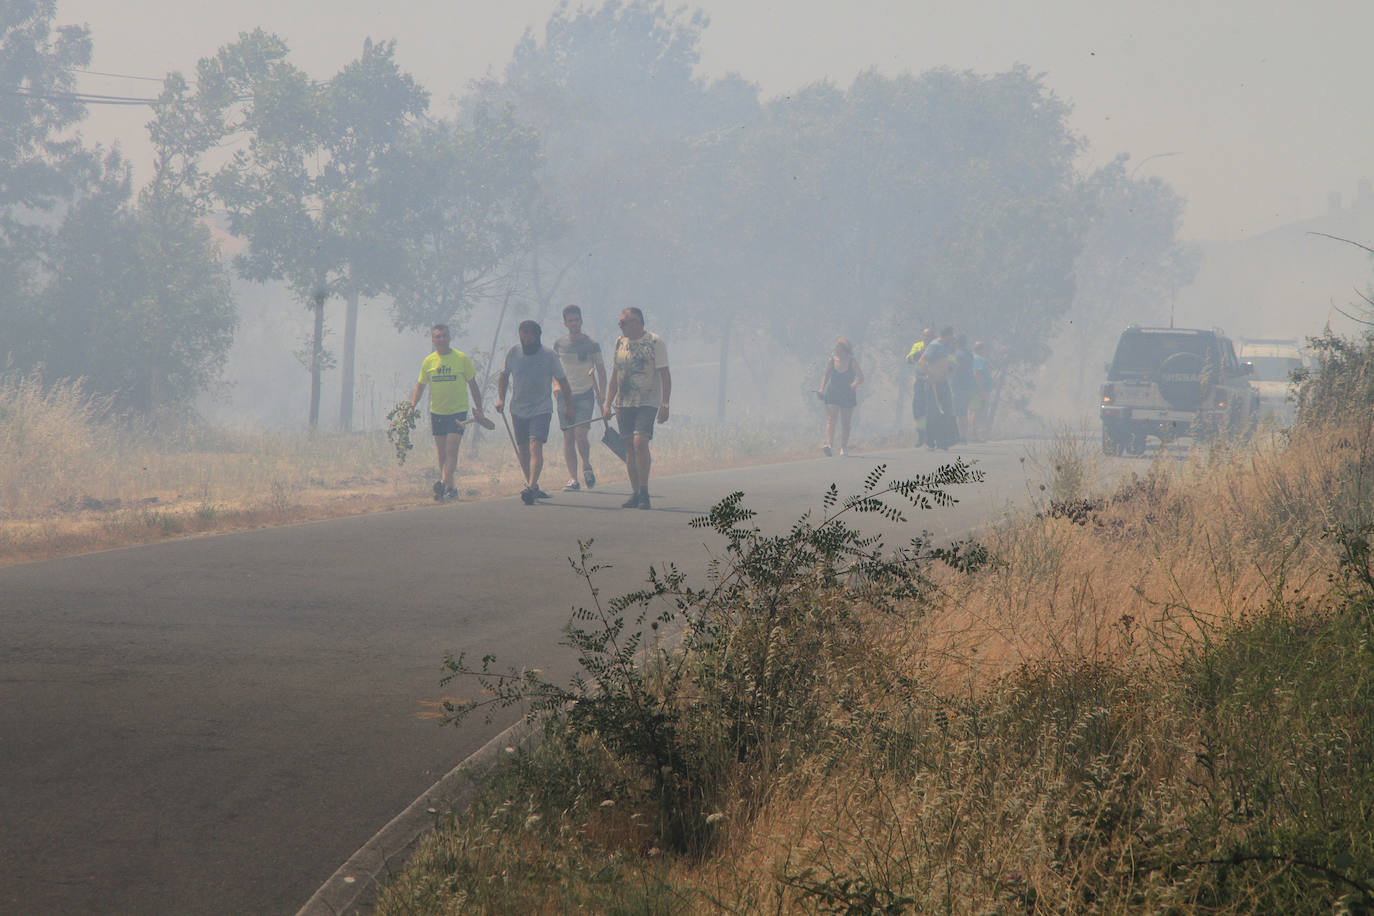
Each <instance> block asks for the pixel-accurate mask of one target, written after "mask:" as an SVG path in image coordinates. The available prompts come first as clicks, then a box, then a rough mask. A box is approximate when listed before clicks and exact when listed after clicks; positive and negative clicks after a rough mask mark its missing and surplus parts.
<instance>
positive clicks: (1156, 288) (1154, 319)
mask: <svg viewBox="0 0 1374 916" xmlns="http://www.w3.org/2000/svg"><path fill="white" fill-rule="evenodd" d="M1129 161H1130V157H1129V156H1128V155H1124V154H1123V155H1121V156H1117V157H1116V158H1115V159H1114V160H1112V162H1110V163H1108V164H1107V165H1105V166H1103V167H1102V168H1100V169H1098V170H1097V171H1096V172H1095V173H1093V174H1092V175H1090V176H1089V177H1088V178H1087V179H1086V180H1085V181H1084V183H1083V187H1082V194H1083V199H1084V203H1083V206H1084V209H1085V210H1086V211H1087V212H1088V214H1089V222H1088V228H1087V232H1086V234H1085V237H1084V241H1083V247H1082V250H1081V251H1080V252H1079V255H1078V258H1077V261H1076V262H1075V265H1074V277H1075V296H1074V302H1073V307H1072V309H1071V310H1070V311H1069V312H1068V314H1067V318H1068V321H1067V322H1066V324H1065V327H1064V331H1063V334H1064V337H1065V338H1066V341H1065V343H1066V347H1067V348H1068V349H1069V350H1071V351H1072V352H1073V353H1076V354H1078V355H1079V357H1080V358H1079V359H1078V360H1076V363H1077V366H1078V374H1077V382H1076V386H1075V388H1076V392H1075V393H1076V394H1077V395H1078V396H1079V398H1080V399H1081V398H1082V397H1085V396H1086V395H1087V394H1088V393H1089V392H1088V388H1089V382H1088V378H1087V372H1088V369H1089V367H1091V366H1094V365H1099V364H1101V363H1102V362H1103V361H1104V360H1107V359H1110V358H1111V352H1110V347H1111V346H1112V345H1113V344H1114V343H1115V341H1116V338H1117V335H1118V334H1119V333H1120V331H1121V329H1122V328H1123V327H1125V326H1126V325H1127V324H1132V323H1135V324H1161V325H1162V324H1164V323H1166V322H1167V321H1168V320H1169V319H1170V317H1171V315H1170V314H1169V313H1168V310H1169V308H1170V307H1171V304H1172V302H1173V297H1174V294H1175V293H1176V292H1177V290H1179V289H1181V288H1182V287H1184V286H1187V285H1188V284H1189V283H1191V282H1192V281H1193V278H1194V276H1195V275H1196V274H1197V266H1198V264H1197V256H1196V254H1195V253H1193V252H1190V251H1188V250H1187V249H1186V248H1184V246H1183V245H1182V244H1180V242H1179V240H1178V231H1179V228H1180V226H1181V225H1182V223H1183V206H1184V201H1183V199H1182V198H1181V197H1179V196H1178V194H1177V193H1175V192H1174V191H1173V189H1172V188H1170V187H1169V186H1168V185H1167V184H1165V183H1164V182H1163V181H1161V180H1160V179H1158V178H1147V179H1145V180H1142V181H1136V180H1134V179H1132V178H1131V177H1130V173H1129V172H1128V171H1127V168H1126V166H1127V164H1128V163H1129ZM1088 354H1098V355H1099V356H1100V358H1099V359H1092V358H1091V357H1089V356H1088Z"/></svg>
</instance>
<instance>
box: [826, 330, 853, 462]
mask: <svg viewBox="0 0 1374 916" xmlns="http://www.w3.org/2000/svg"><path fill="white" fill-rule="evenodd" d="M863 380H864V374H863V370H862V369H860V368H859V364H858V362H857V361H856V360H855V359H854V348H853V346H851V345H850V343H849V341H848V340H846V339H844V338H843V337H841V338H839V339H838V340H836V341H835V351H834V353H833V354H831V357H830V359H828V360H827V361H826V363H825V378H823V379H822V380H821V387H820V389H819V390H818V391H817V392H816V393H817V394H819V395H820V396H821V400H822V401H824V402H825V445H823V446H821V451H823V452H825V453H826V455H830V454H832V451H831V449H832V447H833V446H834V444H835V440H834V434H835V424H836V422H837V421H838V422H839V427H840V454H841V455H844V454H845V450H846V449H847V448H848V447H849V423H850V420H851V419H852V418H853V416H854V405H855V404H857V403H858V398H857V397H856V395H855V389H857V388H858V387H859V386H860V385H861V384H863Z"/></svg>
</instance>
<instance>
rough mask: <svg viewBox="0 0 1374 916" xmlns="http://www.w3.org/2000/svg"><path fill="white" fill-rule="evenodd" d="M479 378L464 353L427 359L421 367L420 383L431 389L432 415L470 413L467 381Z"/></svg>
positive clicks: (452, 352)
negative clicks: (468, 411)
mask: <svg viewBox="0 0 1374 916" xmlns="http://www.w3.org/2000/svg"><path fill="white" fill-rule="evenodd" d="M476 377H477V367H476V366H474V365H473V364H472V360H471V359H468V355H467V354H466V353H464V352H462V351H461V350H450V351H449V352H447V353H445V354H444V355H442V356H440V355H439V354H438V353H431V354H429V355H428V356H426V357H425V361H424V362H423V363H421V364H420V384H421V385H428V386H429V412H430V413H437V414H454V413H462V412H463V411H465V410H467V409H468V380H469V379H473V378H476Z"/></svg>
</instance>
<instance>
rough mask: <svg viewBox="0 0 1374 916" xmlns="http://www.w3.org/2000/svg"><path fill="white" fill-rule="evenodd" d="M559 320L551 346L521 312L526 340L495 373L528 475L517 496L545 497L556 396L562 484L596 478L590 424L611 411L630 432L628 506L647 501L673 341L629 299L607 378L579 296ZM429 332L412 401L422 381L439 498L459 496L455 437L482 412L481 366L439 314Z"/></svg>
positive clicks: (591, 483) (573, 486)
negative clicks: (429, 349) (457, 345)
mask: <svg viewBox="0 0 1374 916" xmlns="http://www.w3.org/2000/svg"><path fill="white" fill-rule="evenodd" d="M563 326H564V327H565V328H567V331H568V333H567V334H565V335H564V336H562V337H560V338H558V340H557V341H555V342H554V345H553V347H552V349H550V348H549V347H546V346H544V344H543V340H542V338H543V328H542V327H541V326H540V324H539V322H537V321H522V322H521V323H520V327H519V334H520V343H519V344H517V345H516V346H513V347H511V348H510V350H509V351H508V352H507V353H506V359H505V363H504V367H503V368H502V370H501V374H500V375H499V376H498V378H497V383H496V404H495V408H496V412H497V413H498V414H500V415H501V418H502V422H503V423H505V424H506V427H507V431H508V433H509V434H510V436H511V441H512V443H513V444H514V447H515V452H516V456H517V458H518V459H519V462H520V470H521V473H522V475H523V483H524V487H523V489H522V490H521V491H520V499H521V501H522V502H523V503H524V504H525V505H527V506H530V505H534V503H535V500H539V499H548V498H549V494H548V493H546V492H544V490H543V489H542V488H541V487H540V485H539V478H540V476H541V475H542V474H543V471H544V445H545V444H546V443H547V442H548V440H549V435H550V432H551V430H552V428H553V417H554V414H555V403H554V402H555V398H556V399H557V407H558V409H557V414H558V416H559V418H560V419H559V428H560V429H561V431H562V433H563V459H564V461H565V463H566V464H567V467H568V474H569V478H568V483H567V484H566V485H565V486H564V487H563V489H564V490H565V491H577V490H581V489H582V488H583V487H584V486H585V487H587V488H588V489H591V488H592V487H595V486H596V472H595V471H594V470H593V469H592V459H591V443H590V440H589V438H588V428H589V427H590V426H591V425H592V423H594V422H596V420H597V413H598V411H599V412H600V419H601V420H603V421H604V422H606V423H607V424H609V423H610V422H611V419H612V417H613V416H614V417H615V419H616V423H617V427H618V429H619V433H620V435H621V437H622V438H623V440H624V442H625V468H626V471H627V473H628V475H629V478H630V484H631V488H632V489H631V495H630V498H629V499H628V500H627V501H626V502H625V503H623V504H622V508H626V509H633V508H638V509H648V508H651V502H650V497H649V471H650V467H651V464H652V460H651V455H650V451H649V443H650V441H651V440H652V439H653V437H654V427H655V425H656V424H659V423H667V422H668V417H669V408H668V402H669V398H670V397H671V395H672V388H673V382H672V375H671V373H670V372H669V369H668V347H667V345H666V344H665V343H664V342H663V338H661V337H659V336H658V335H657V334H653V333H651V332H649V331H647V330H646V329H645V327H644V313H643V312H642V311H641V310H640V309H638V308H633V307H631V308H627V309H625V310H624V311H622V312H621V313H620V336H619V337H617V338H616V341H615V346H614V348H613V350H612V354H611V372H610V377H609V379H608V378H607V375H606V365H605V362H604V360H603V358H602V352H601V345H600V344H599V343H597V341H595V340H593V339H592V338H591V337H589V336H588V335H587V334H586V333H585V332H584V331H583V330H582V309H581V308H579V307H578V306H576V305H569V306H568V307H567V308H565V309H563ZM430 339H431V343H432V344H433V346H434V352H433V353H431V354H429V356H427V357H425V360H424V362H423V363H422V364H421V366H420V377H419V379H418V381H417V382H416V385H415V390H414V392H412V394H411V397H410V404H411V406H412V407H414V406H416V405H417V404H419V402H420V398H421V396H422V395H423V393H424V391H425V389H426V387H428V388H429V418H430V429H431V431H432V432H433V434H434V445H435V449H436V451H437V454H438V459H439V480H438V481H436V482H435V484H434V498H435V499H436V500H444V499H456V498H457V496H458V491H457V489H456V488H455V486H454V483H453V477H454V474H455V473H456V469H457V465H458V447H459V446H460V445H461V444H462V438H463V430H464V428H465V427H466V426H467V425H468V424H469V423H472V422H481V421H482V420H483V419H484V416H485V415H484V414H483V408H482V392H481V389H480V388H479V386H478V385H477V383H476V381H475V378H476V374H477V370H476V367H475V366H474V365H473V363H472V360H471V359H469V358H468V357H467V356H466V355H465V354H463V353H462V352H461V351H458V350H454V349H452V347H451V346H450V342H451V341H450V334H449V329H448V327H447V326H446V325H442V324H436V325H435V326H434V327H433V329H432V331H431V334H430ZM508 407H509V411H510V420H509V422H508V423H507V422H506V411H507V408H508ZM469 412H471V414H472V417H471V419H470V418H469ZM579 460H580V463H581V464H580V466H581V470H582V473H581V475H580V476H579V474H578V468H579Z"/></svg>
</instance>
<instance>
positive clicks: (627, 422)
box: [604, 306, 673, 509]
mask: <svg viewBox="0 0 1374 916" xmlns="http://www.w3.org/2000/svg"><path fill="white" fill-rule="evenodd" d="M612 359H613V363H612V368H611V381H610V384H609V385H608V386H607V389H606V410H605V414H604V416H606V417H607V418H608V419H609V418H610V416H611V411H612V410H615V411H616V413H617V418H618V419H619V421H620V434H621V435H622V436H624V437H625V439H626V440H627V449H626V454H625V470H626V471H628V472H629V475H630V487H631V496H630V498H629V499H628V500H627V501H626V502H625V503H624V504H623V505H622V506H621V508H623V509H634V508H639V509H648V508H650V505H649V464H650V456H649V441H650V440H651V439H653V437H654V423H655V422H658V423H667V422H668V398H669V397H670V396H671V395H672V393H673V378H672V375H671V374H669V372H668V346H667V344H665V343H664V342H663V338H661V337H659V336H658V335H657V334H650V333H649V332H648V331H646V330H644V313H643V312H642V311H640V310H639V309H637V308H635V307H633V306H631V307H630V308H627V309H625V310H624V311H623V312H621V313H620V336H619V337H618V338H616V341H615V354H614V356H613V357H612Z"/></svg>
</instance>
